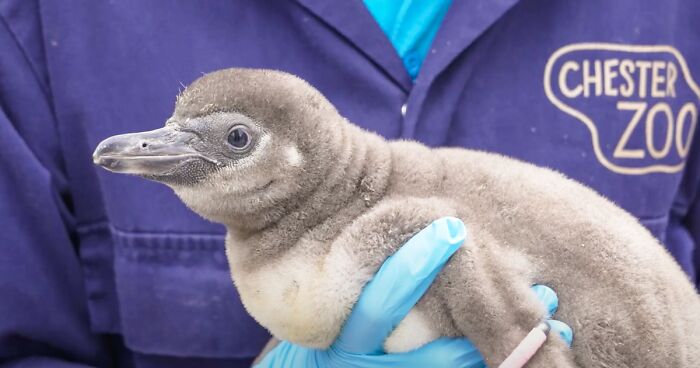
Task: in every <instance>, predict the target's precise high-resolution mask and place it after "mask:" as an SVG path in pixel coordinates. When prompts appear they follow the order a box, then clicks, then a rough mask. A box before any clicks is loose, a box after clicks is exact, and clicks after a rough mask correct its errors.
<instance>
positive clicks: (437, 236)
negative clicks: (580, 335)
mask: <svg viewBox="0 0 700 368" xmlns="http://www.w3.org/2000/svg"><path fill="white" fill-rule="evenodd" d="M465 238H466V229H465V227H464V224H463V223H462V221H460V220H458V219H456V218H451V217H445V218H441V219H439V220H437V221H435V222H433V223H432V224H431V225H429V226H428V227H426V228H425V229H423V230H422V231H421V232H419V233H418V234H416V235H415V236H414V237H413V238H411V239H410V240H409V241H408V242H406V244H405V245H403V246H402V247H401V248H400V249H399V250H398V251H397V252H396V253H395V254H394V255H392V256H391V257H389V258H388V259H387V260H386V261H385V262H384V264H383V265H382V267H381V268H380V269H379V271H378V272H377V274H376V275H375V276H374V278H373V279H372V280H371V281H370V282H369V283H367V285H366V286H365V288H364V290H363V291H362V295H360V298H359V300H358V301H357V304H356V305H355V307H354V308H353V310H352V312H351V313H350V316H349V318H348V320H347V321H346V323H345V326H343V329H342V331H341V332H340V335H339V336H338V339H337V340H336V341H335V343H333V345H331V347H330V348H328V349H327V350H318V349H308V348H305V347H302V346H298V345H294V344H291V343H289V342H286V341H282V342H280V343H279V345H277V346H276V347H275V348H274V349H273V350H272V351H270V352H269V353H268V354H267V355H266V356H265V358H264V359H263V360H262V361H261V362H260V364H258V365H256V367H257V368H272V367H280V368H281V367H314V368H315V367H367V368H371V367H386V366H390V367H465V368H477V367H486V365H485V364H484V361H483V359H482V357H481V354H479V351H478V350H477V349H476V347H474V345H473V344H472V343H471V342H469V341H468V340H466V339H448V338H441V339H438V340H435V341H433V342H431V343H428V344H426V345H424V346H422V347H420V348H418V349H416V350H413V351H410V352H407V353H398V354H386V353H384V351H383V349H382V345H383V343H384V340H386V338H387V336H388V335H389V334H390V333H391V331H392V330H393V329H394V327H396V325H398V324H399V322H401V320H402V319H403V318H404V317H405V316H406V314H407V313H408V311H409V310H410V309H411V308H413V306H414V305H415V304H416V302H418V299H420V297H421V296H423V294H424V293H425V291H426V290H427V289H428V287H429V286H430V284H431V283H432V282H433V280H434V279H435V277H436V276H437V274H438V272H440V270H441V269H442V267H443V266H444V265H445V263H446V262H447V260H448V259H449V258H450V256H451V255H452V254H453V253H454V252H456V251H457V249H459V247H460V246H461V245H462V243H463V242H464V240H465ZM532 289H533V291H534V292H535V294H536V295H537V297H538V298H539V299H540V301H541V302H542V304H544V305H545V306H546V307H547V309H548V311H549V315H550V316H551V315H552V314H553V313H554V312H555V311H556V309H557V306H558V299H557V296H556V294H555V293H554V291H553V290H552V289H550V288H548V287H546V286H543V285H535V286H533V287H532ZM549 324H550V327H551V331H552V333H559V335H560V336H561V337H562V339H564V341H566V342H567V343H568V344H569V345H571V340H572V337H573V335H572V332H571V328H569V326H567V325H566V324H564V323H563V322H559V321H554V320H550V321H549ZM533 327H534V326H533Z"/></svg>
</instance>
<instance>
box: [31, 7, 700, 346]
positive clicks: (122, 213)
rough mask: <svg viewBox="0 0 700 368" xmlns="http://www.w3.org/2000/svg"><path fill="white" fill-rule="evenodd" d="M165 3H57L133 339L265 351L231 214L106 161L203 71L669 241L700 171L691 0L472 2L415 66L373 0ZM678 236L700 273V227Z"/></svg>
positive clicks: (67, 80)
mask: <svg viewBox="0 0 700 368" xmlns="http://www.w3.org/2000/svg"><path fill="white" fill-rule="evenodd" d="M642 3H643V4H642ZM165 6H166V5H165V4H163V3H157V2H154V1H148V2H140V1H139V2H133V1H132V2H99V3H97V2H95V3H90V4H88V5H86V4H82V3H81V4H75V6H73V7H68V6H66V4H63V3H61V4H60V5H59V4H58V3H54V2H45V3H42V6H41V17H42V25H43V31H44V35H45V49H46V58H47V63H48V66H49V76H50V81H51V89H52V94H53V100H54V105H55V109H56V114H57V119H58V121H59V124H60V131H61V139H62V144H63V149H64V152H65V156H66V162H67V171H68V174H69V177H70V179H71V181H72V182H73V188H75V192H74V193H73V196H74V198H75V202H76V213H77V217H78V220H79V222H80V227H79V238H80V242H81V244H80V245H81V256H82V257H83V260H84V267H85V269H86V273H85V275H86V287H87V288H88V294H89V296H90V310H91V317H92V320H93V321H92V322H93V327H94V328H95V330H96V331H100V332H113V333H120V334H122V335H124V337H125V340H126V343H127V345H128V346H129V347H130V348H132V349H134V350H135V351H140V352H144V353H149V354H160V355H179V356H200V357H210V358H225V357H237V356H252V355H255V354H256V353H257V351H258V349H259V348H261V347H262V344H263V343H264V340H265V339H266V335H265V333H264V332H263V331H262V330H261V329H260V327H258V326H257V325H256V324H255V323H254V321H253V320H252V319H250V317H248V316H247V315H246V314H245V311H244V310H243V308H242V306H241V304H240V302H239V301H238V299H237V297H236V294H235V291H234V288H233V285H232V284H231V282H230V278H229V276H228V269H227V265H226V261H225V257H224V255H223V246H222V244H223V228H222V227H221V226H219V225H215V224H211V223H208V222H206V221H204V220H202V219H200V218H199V217H197V216H196V215H195V214H194V213H192V212H190V211H189V210H188V209H187V208H185V207H184V205H183V204H182V203H180V201H179V200H178V199H177V198H176V197H175V195H174V194H173V193H172V192H171V191H170V190H169V189H168V188H166V187H165V186H162V185H159V184H156V183H151V182H147V181H144V180H142V179H139V178H135V177H128V176H120V175H114V174H110V173H108V172H106V171H102V170H99V169H97V168H95V167H93V166H92V163H91V160H90V153H91V151H92V149H93V148H94V147H95V146H96V145H97V143H98V142H99V141H100V140H102V139H104V138H105V137H107V136H111V135H114V134H119V133H125V132H132V131H140V130H145V129H153V128H156V127H159V126H161V125H163V124H164V123H165V120H166V119H167V118H168V117H169V115H170V113H171V112H172V108H173V105H174V101H175V96H176V95H177V93H178V92H179V91H180V90H181V89H182V88H183V86H184V85H187V84H188V83H190V82H191V81H193V80H194V79H195V78H197V77H198V76H200V75H201V73H206V72H210V71H213V70H216V69H221V68H226V67H234V66H236V67H255V68H271V69H280V70H284V71H287V72H291V73H294V74H297V75H299V76H300V77H302V78H303V79H306V80H307V81H309V82H310V83H311V84H312V85H314V86H315V87H317V88H318V89H319V90H320V91H321V92H323V93H324V94H325V95H326V97H328V98H329V99H330V101H331V102H333V103H334V104H335V105H336V106H337V108H338V109H339V111H340V112H341V113H342V114H343V115H344V116H346V117H347V118H348V119H349V120H350V121H352V122H353V123H355V124H357V125H359V126H361V127H363V128H366V129H368V130H371V131H375V132H377V133H379V134H381V135H383V136H384V137H386V138H390V139H398V138H403V139H415V140H418V141H421V142H423V143H426V144H428V145H430V146H457V147H465V148H471V149H478V150H487V151H493V152H499V153H502V154H505V155H508V156H512V157H516V158H519V159H523V160H526V161H530V162H533V163H535V164H538V165H542V166H547V167H550V168H553V169H556V170H559V171H561V172H563V173H565V174H567V175H568V176H570V177H572V178H574V179H576V180H579V181H581V182H583V183H584V184H587V185H589V186H591V187H592V188H594V189H595V190H597V191H599V192H600V193H601V194H603V195H605V196H606V197H608V198H610V199H611V200H613V201H614V202H615V203H617V204H618V205H620V206H622V207H623V208H625V209H627V210H628V211H630V212H631V213H632V214H634V215H635V216H637V217H638V218H640V220H641V221H642V223H643V224H644V225H645V226H647V227H648V228H649V229H650V230H651V231H652V232H653V233H654V235H656V236H657V237H658V238H659V239H661V240H664V238H665V235H666V234H667V233H668V231H669V230H668V227H669V226H677V227H678V228H679V229H680V224H679V223H678V221H677V220H674V218H673V217H674V216H681V215H682V213H683V212H684V211H686V210H687V206H688V205H689V204H688V201H689V200H690V196H691V193H692V191H693V188H697V186H698V183H697V178H696V177H686V178H684V172H685V170H684V168H685V163H686V161H687V160H688V158H689V157H695V156H698V152H697V150H698V147H697V144H696V145H695V147H692V148H691V146H692V145H691V137H692V132H693V130H694V129H695V127H696V125H697V118H698V102H699V101H700V88H699V87H698V86H697V85H696V84H695V82H694V81H693V76H694V75H697V74H699V73H700V53H698V52H697V51H696V47H695V46H696V45H697V44H698V43H699V42H700V32H693V30H692V25H693V23H692V22H693V21H694V19H697V18H698V16H700V6H696V5H694V4H693V3H692V2H691V1H689V0H688V1H682V0H678V1H668V2H656V1H644V2H639V1H633V0H627V1H617V2H614V3H611V2H608V1H603V0H598V1H588V2H581V1H573V0H572V1H536V0H522V1H520V2H516V1H506V2H500V3H499V4H494V3H493V2H490V1H455V2H454V3H453V5H452V8H451V9H450V10H449V11H448V14H447V16H446V17H445V20H444V22H443V25H442V27H441V29H440V30H439V31H438V34H437V36H436V38H435V41H434V43H433V46H432V48H431V50H430V52H429V53H428V55H427V58H426V59H425V62H424V64H423V66H422V67H421V72H420V74H419V75H418V77H417V79H416V81H415V83H411V80H410V78H409V76H408V74H407V73H406V71H405V68H404V66H403V64H402V62H401V60H400V59H399V58H398V56H397V55H396V54H395V52H394V50H393V49H392V46H391V44H390V42H389V41H388V40H387V39H386V36H385V35H384V34H383V33H382V31H381V29H380V28H379V26H378V25H377V24H376V23H375V22H374V20H373V19H372V17H371V15H370V14H369V13H368V12H367V10H366V9H365V8H363V4H362V2H361V1H357V2H352V3H349V2H347V3H346V2H342V3H337V4H333V5H330V4H329V3H327V2H322V1H312V0H299V1H297V2H294V1H273V2H252V1H251V2H247V1H228V2H211V3H206V4H203V3H200V2H178V3H176V4H167V8H165ZM67 9H70V11H68V10H67ZM695 140H697V136H696V138H695ZM694 160H695V161H694V164H695V165H697V160H698V159H695V158H694ZM494 169H497V168H494ZM694 175H696V174H694ZM465 190H466V188H465ZM674 221H675V222H674ZM669 223H670V224H671V225H669ZM669 248H670V249H671V251H672V252H673V253H674V255H675V256H676V257H677V258H678V259H679V261H680V262H681V264H682V265H683V266H684V267H685V268H686V270H687V271H688V272H691V270H690V257H691V255H690V254H691V252H692V241H686V242H682V241H680V242H673V243H672V244H669ZM112 278H113V279H114V280H116V282H115V281H111V279H112ZM173 326H180V328H181V331H180V332H176V331H171V330H170V328H172V327H173Z"/></svg>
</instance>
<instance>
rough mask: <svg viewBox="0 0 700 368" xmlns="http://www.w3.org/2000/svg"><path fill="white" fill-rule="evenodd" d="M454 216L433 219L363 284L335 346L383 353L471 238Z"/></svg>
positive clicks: (366, 352) (356, 350)
mask: <svg viewBox="0 0 700 368" xmlns="http://www.w3.org/2000/svg"><path fill="white" fill-rule="evenodd" d="M466 236H467V232H466V228H465V226H464V223H463V222H462V221H461V220H459V219H457V218H454V217H444V218H441V219H438V220H436V221H434V222H433V223H432V224H430V225H429V226H428V227H426V228H425V229H423V230H421V231H420V232H419V233H418V234H416V235H415V236H413V238H411V239H410V240H409V241H408V242H406V244H404V245H403V246H402V247H401V248H400V249H399V250H398V251H397V252H396V253H395V254H394V255H392V256H391V257H389V258H388V259H387V260H386V261H385V262H384V264H383V265H382V267H381V268H380V269H379V271H378V272H377V273H376V274H375V276H374V278H373V279H372V280H371V281H370V282H368V283H367V285H366V286H365V287H364V289H363V291H362V294H361V295H360V298H359V300H358V301H357V303H356V304H355V306H354V308H353V310H352V312H351V313H350V316H349V317H348V320H347V321H346V323H345V326H344V327H343V330H342V331H341V333H340V335H339V337H338V339H337V340H336V342H335V346H336V347H337V348H338V349H340V350H344V351H347V352H350V353H356V354H363V353H364V354H378V353H381V352H382V351H383V349H382V345H383V343H384V340H386V338H387V336H388V335H389V333H391V331H393V329H394V327H396V325H398V324H399V322H401V320H402V319H403V318H404V317H405V316H406V314H407V313H408V311H409V310H410V309H411V308H413V306H414V305H415V304H416V302H417V301H418V299H420V297H421V296H423V294H424V293H425V291H426V290H427V289H428V287H430V284H431V283H432V282H433V280H434V279H435V277H436V276H437V274H438V272H440V270H441V269H442V267H443V266H444V265H445V263H446V262H447V260H448V259H449V258H450V256H452V254H453V253H454V252H456V251H457V249H459V247H460V246H461V245H462V243H463V242H464V239H466Z"/></svg>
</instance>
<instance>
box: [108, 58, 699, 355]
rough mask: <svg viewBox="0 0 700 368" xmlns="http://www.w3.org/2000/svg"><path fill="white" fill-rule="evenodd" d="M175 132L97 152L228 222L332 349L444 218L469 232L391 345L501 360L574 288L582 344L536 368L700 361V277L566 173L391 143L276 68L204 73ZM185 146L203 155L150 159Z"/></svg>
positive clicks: (270, 308)
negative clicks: (368, 296) (541, 295)
mask: <svg viewBox="0 0 700 368" xmlns="http://www.w3.org/2000/svg"><path fill="white" fill-rule="evenodd" d="M240 126H244V127H245V128H244V129H246V130H245V133H246V134H247V137H248V138H249V139H250V141H251V142H250V143H249V145H248V146H247V147H246V148H240V147H239V148H240V149H238V148H236V149H234V148H235V147H234V148H231V147H230V145H231V142H232V141H231V138H230V134H231V132H232V130H231V129H236V127H240ZM163 129H165V130H167V134H166V135H167V139H166V138H162V139H161V138H159V139H161V141H159V142H161V143H160V144H161V145H163V146H164V147H166V148H163V147H159V146H158V145H156V144H154V143H151V147H154V148H152V150H151V148H148V147H146V143H143V145H142V146H140V148H133V147H132V148H124V147H125V145H126V143H123V142H129V141H134V142H135V141H137V140H138V139H136V138H134V137H137V138H138V137H141V136H137V135H123V136H116V137H112V138H110V139H108V140H106V141H105V142H103V143H102V144H101V145H100V146H99V147H98V150H97V151H96V153H95V155H96V156H95V161H96V162H97V163H99V164H101V165H103V166H105V167H106V168H108V169H110V170H113V171H117V172H125V173H131V174H137V175H141V176H143V177H146V178H148V179H151V180H156V181H159V182H163V183H165V184H167V185H169V186H170V187H171V188H172V189H174V191H175V193H176V194H177V195H178V196H179V197H180V199H182V201H183V202H184V203H185V204H186V205H187V206H189V207H190V208H191V209H192V210H194V211H195V212H197V213H199V214H200V215H202V216H203V217H205V218H207V219H210V220H212V221H215V222H219V223H222V224H224V225H225V226H226V228H227V229H228V233H227V236H226V253H227V256H228V260H229V264H230V267H231V275H232V278H233V282H234V283H235V285H236V287H237V289H238V292H239V293H240V296H241V300H242V301H243V303H244V305H245V307H246V309H247V310H248V312H249V313H250V314H251V315H252V316H253V317H255V319H256V320H257V321H258V322H259V323H260V324H261V325H263V326H265V327H266V328H267V329H269V330H270V332H271V333H272V334H273V335H274V336H275V337H277V338H279V339H285V340H289V341H291V342H293V343H297V344H301V345H304V346H308V347H317V348H324V347H328V346H329V345H330V344H331V343H332V342H333V341H334V339H335V338H336V336H337V335H338V333H339V330H340V328H341V326H342V324H343V322H344V320H345V319H346V317H347V316H348V314H349V312H350V310H351V309H352V307H353V304H354V303H355V301H356V300H357V298H358V295H359V294H360V292H361V290H362V287H363V285H365V283H366V282H367V281H368V280H370V279H371V277H372V275H373V274H374V273H375V272H376V271H377V269H378V268H379V266H380V265H381V264H382V262H383V261H384V260H385V259H386V258H387V257H388V256H389V255H391V254H392V253H393V252H394V251H396V250H397V249H398V248H399V247H400V246H401V245H402V244H403V243H404V242H405V241H406V240H407V239H409V238H411V236H412V235H414V234H415V233H417V232H418V231H419V230H420V229H422V228H423V227H425V226H426V225H428V224H430V223H431V222H432V221H433V220H435V219H437V218H440V217H444V216H454V217H458V218H460V219H462V220H463V221H464V222H465V224H466V226H467V229H468V233H469V237H468V240H467V241H466V242H465V244H464V245H463V246H462V248H460V250H459V251H458V252H457V253H456V254H455V255H454V256H453V257H452V258H451V259H450V261H449V262H448V264H447V266H446V267H445V268H444V269H443V271H442V272H441V273H440V275H439V276H438V278H437V279H436V281H435V282H434V283H433V285H432V286H431V287H430V289H429V290H428V292H427V293H426V294H425V295H424V296H423V298H422V299H421V300H420V301H419V302H418V304H417V305H416V306H415V307H414V308H413V309H412V311H411V312H410V313H409V315H408V317H406V318H405V319H404V320H403V321H402V322H401V324H399V326H398V327H397V328H396V330H395V331H394V332H393V333H392V335H391V336H390V337H389V338H388V339H387V341H386V343H385V349H386V350H387V351H390V352H391V351H405V350H410V349H413V348H415V347H417V346H420V345H421V344H424V343H426V342H428V341H430V340H432V339H435V338H436V337H438V336H466V337H468V338H469V339H470V340H471V341H472V342H473V343H474V344H475V345H476V346H477V347H478V349H479V351H480V352H481V353H482V355H483V356H484V358H485V361H486V363H487V365H488V366H489V367H496V366H498V364H499V363H500V362H501V361H503V359H505V357H506V356H507V354H508V353H509V352H510V351H512V349H513V348H514V347H515V346H516V345H517V344H518V343H519V342H520V341H521V340H522V339H523V337H524V336H525V335H526V334H527V333H528V331H530V330H531V329H532V328H533V327H535V326H537V325H538V323H539V322H541V321H542V320H543V318H544V316H545V313H546V312H545V310H544V308H543V306H542V305H540V303H539V302H538V300H537V299H536V298H535V297H534V295H533V294H532V292H531V291H530V286H531V285H532V284H535V283H539V284H544V285H548V286H550V287H552V288H553V289H554V290H556V292H557V294H558V296H559V303H560V307H559V311H558V313H557V315H556V318H557V319H559V320H561V321H563V322H565V323H567V324H569V325H570V326H571V327H572V328H573V330H574V333H575V339H574V342H573V346H572V348H571V349H569V348H567V346H566V345H565V344H564V343H563V342H562V341H561V340H560V339H559V338H558V337H554V338H550V339H549V340H548V341H547V342H546V344H545V345H544V346H543V348H542V349H540V351H539V352H538V353H537V355H536V356H535V357H534V358H533V360H532V361H531V362H530V363H529V365H528V366H529V367H617V368H623V367H630V368H631V367H634V368H652V367H653V368H657V367H686V368H697V367H700V298H699V297H698V294H697V291H696V290H695V288H694V286H693V285H691V283H690V282H689V279H688V277H687V276H686V275H685V274H684V273H683V272H682V270H681V269H680V267H679V266H678V265H677V264H676V263H675V262H674V260H673V259H672V257H671V256H670V255H669V254H668V253H667V251H666V250H665V249H664V248H663V247H662V246H661V245H660V244H659V242H658V241H657V240H656V239H655V238H654V237H653V236H652V235H651V234H650V233H649V232H648V231H647V230H646V229H645V228H644V227H642V226H641V225H640V224H639V223H638V221H637V220H636V219H635V218H633V217H632V216H631V215H630V214H628V213H627V212H625V211H624V210H622V209H620V208H618V207H616V206H615V205H613V204H612V203H611V202H610V201H608V200H606V199H605V198H603V197H602V196H600V195H598V194H596V193H595V192H594V191H593V190H591V189H589V188H587V187H585V186H584V185H582V184H580V183H577V182H575V181H573V180H570V179H567V178H566V177H565V176H563V175H561V174H559V173H557V172H554V171H552V170H549V169H546V168H541V167H536V166H534V165H531V164H528V163H525V162H521V161H518V160H514V159H511V158H507V157H504V156H500V155H497V154H492V153H487V152H478V151H473V150H467V149H456V148H439V149H430V148H428V147H426V146H424V145H421V144H419V143H416V142H411V141H386V140H385V139H383V138H381V137H379V136H378V135H376V134H373V133H371V132H368V131H365V130H362V129H360V128H358V127H357V126H355V125H352V124H351V123H350V122H348V121H347V120H346V119H345V118H343V117H342V116H341V115H340V114H339V113H338V112H337V111H336V109H335V108H334V106H333V105H332V104H331V103H329V102H328V100H326V99H325V98H324V97H323V96H322V95H321V93H319V92H318V91H317V90H315V89H314V88H313V87H312V86H311V85H309V84H308V83H306V82H305V81H303V80H301V79H299V78H297V77H295V76H293V75H290V74H286V73H283V72H277V71H270V70H254V69H226V70H220V71H216V72H213V73H210V74H207V75H204V76H203V77H201V78H199V79H198V80H196V81H195V82H194V83H193V84H192V85H190V86H189V87H187V89H186V90H185V91H184V92H183V93H182V94H181V95H180V96H178V100H177V103H176V107H175V112H174V114H173V115H172V116H171V117H170V118H169V119H168V122H167V125H166V128H161V130H163ZM239 129H240V128H239ZM154 132H156V131H154ZM137 134H144V133H137ZM149 134H150V133H149ZM181 135H186V137H187V138H186V139H182V137H181ZM227 139H228V140H227ZM235 139H238V141H235ZM235 139H234V143H236V142H239V141H240V142H242V140H241V139H242V138H241V136H240V135H239V136H237V138H235ZM117 141H119V142H121V143H115V142H117ZM163 142H164V143H163ZM168 142H177V144H178V147H180V149H182V150H183V152H185V151H186V152H189V153H188V156H186V157H185V156H182V155H179V156H178V155H172V154H171V155H170V156H167V157H166V158H165V159H160V161H158V160H155V161H154V160H152V159H151V161H148V163H147V164H144V163H143V162H141V161H139V160H144V157H146V156H148V155H151V154H153V155H156V154H157V152H160V151H159V150H166V151H167V148H168V147H169V146H168V144H169V143H168ZM174 145H175V143H172V144H171V146H170V147H171V148H172V147H174ZM137 149H141V150H142V153H141V154H140V155H132V156H133V157H132V156H129V154H125V155H126V156H124V157H126V158H124V157H122V156H119V155H120V154H123V151H125V150H126V151H128V150H137ZM120 150H121V151H120ZM108 151H109V152H111V153H110V154H109V155H108V154H107V153H105V152H108ZM120 152H121V153H120ZM168 152H169V151H168ZM127 156H128V157H127ZM173 162H175V163H173ZM166 163H167V167H168V169H167V170H165V169H162V168H161V169H160V171H158V170H155V169H154V167H161V166H162V165H166ZM163 170H165V171H163Z"/></svg>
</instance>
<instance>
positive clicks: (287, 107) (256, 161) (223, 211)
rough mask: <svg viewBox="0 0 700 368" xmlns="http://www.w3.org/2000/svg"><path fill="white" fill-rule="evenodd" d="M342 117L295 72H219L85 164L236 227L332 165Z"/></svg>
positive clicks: (300, 192) (304, 188) (290, 200)
mask: <svg viewBox="0 0 700 368" xmlns="http://www.w3.org/2000/svg"><path fill="white" fill-rule="evenodd" d="M342 120H343V119H342V118H341V117H340V116H339V115H338V113H337V112H336V110H335V108H334V107H333V106H332V105H331V104H330V103H329V102H328V101H327V100H326V99H325V98H324V97H323V96H322V95H321V94H320V93H319V92H318V91H317V90H316V89H314V88H313V87H311V86H310V85H309V84H308V83H306V82H305V81H303V80H301V79H299V78H297V77H295V76H293V75H290V74H287V73H283V72H278V71H270V70H257V69H237V68H234V69H225V70H219V71H216V72H213V73H210V74H206V75H204V76H202V77H201V78H199V79H198V80H196V81H195V82H193V83H192V84H191V85H190V86H188V87H187V88H186V89H185V91H183V92H182V93H181V94H180V96H178V98H177V103H176V106H175V111H174V113H173V115H172V116H171V117H170V118H169V119H168V120H167V122H166V124H165V127H163V128H160V129H156V130H152V131H147V132H139V133H130V134H122V135H117V136H113V137H110V138H108V139H106V140H104V141H102V142H101V143H100V144H99V145H98V146H97V149H96V150H95V152H94V154H93V161H94V162H95V163H96V164H97V165H100V166H102V167H104V168H105V169H107V170H110V171H113V172H118V173H126V174H134V175H139V176H142V177H144V178H147V179H150V180H154V181H158V182H161V183H164V184H166V185H168V186H170V187H171V188H173V189H174V191H175V193H176V194H177V195H178V196H179V197H180V198H181V199H182V201H183V202H185V204H186V205H188V206H189V207H190V208H191V209H193V210H194V211H195V212H197V213H199V214H200V215H202V216H204V217H205V218H208V219H210V220H213V221H217V222H221V223H224V224H232V222H233V223H235V224H240V223H245V222H246V220H248V221H253V220H254V219H255V218H256V216H258V215H260V214H262V213H264V214H265V216H266V217H268V218H269V217H271V216H275V213H280V212H281V211H283V210H284V208H285V207H286V206H292V205H293V204H294V202H295V201H298V200H300V198H303V197H304V196H306V195H308V194H309V193H311V192H312V191H313V189H314V188H315V187H316V186H317V185H318V183H320V182H321V181H322V178H323V175H324V172H325V170H326V169H327V168H328V167H330V165H331V164H332V162H333V157H332V156H333V147H334V146H336V145H338V144H339V138H340V137H338V134H337V131H338V129H339V125H340V124H342ZM261 221H264V219H263V220H261ZM251 226H255V225H254V224H251Z"/></svg>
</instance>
